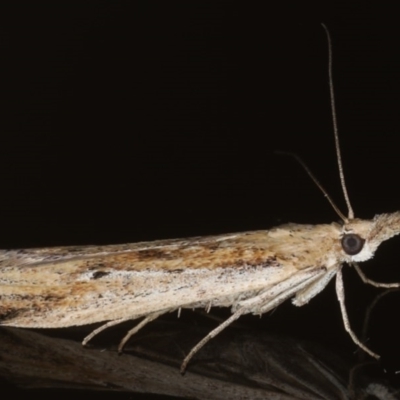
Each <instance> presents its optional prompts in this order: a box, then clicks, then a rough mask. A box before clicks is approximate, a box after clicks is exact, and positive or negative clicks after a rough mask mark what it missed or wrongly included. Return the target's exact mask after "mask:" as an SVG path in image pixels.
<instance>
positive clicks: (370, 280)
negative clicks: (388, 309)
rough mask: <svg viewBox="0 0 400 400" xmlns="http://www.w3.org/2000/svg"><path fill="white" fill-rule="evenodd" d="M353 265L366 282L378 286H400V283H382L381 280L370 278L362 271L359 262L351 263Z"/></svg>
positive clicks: (388, 287)
mask: <svg viewBox="0 0 400 400" xmlns="http://www.w3.org/2000/svg"><path fill="white" fill-rule="evenodd" d="M351 265H352V266H353V267H354V268H355V270H356V271H357V273H358V275H360V278H361V280H362V281H363V282H364V283H366V284H367V285H372V286H375V287H378V288H387V289H390V288H398V287H400V283H381V282H376V281H373V280H372V279H369V278H368V277H367V276H366V275H365V274H364V272H362V270H361V268H360V267H359V265H358V264H357V263H351Z"/></svg>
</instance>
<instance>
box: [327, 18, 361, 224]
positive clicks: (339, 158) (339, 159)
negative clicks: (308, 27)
mask: <svg viewBox="0 0 400 400" xmlns="http://www.w3.org/2000/svg"><path fill="white" fill-rule="evenodd" d="M321 25H322V27H323V28H324V30H325V33H326V37H327V39H328V75H329V92H330V97H331V111H332V121H333V133H334V135H335V147H336V158H337V162H338V167H339V177H340V183H341V185H342V190H343V195H344V199H345V201H346V204H347V209H348V217H347V218H346V219H345V220H344V221H345V222H348V220H350V219H353V218H354V211H353V208H352V207H351V203H350V198H349V195H348V193H347V188H346V182H345V179H344V173H343V164H342V155H341V153H340V144H339V134H338V127H337V120H336V106H335V93H334V90H333V79H332V42H331V35H330V34H329V30H328V28H327V27H326V25H325V24H321ZM346 220H347V221H346Z"/></svg>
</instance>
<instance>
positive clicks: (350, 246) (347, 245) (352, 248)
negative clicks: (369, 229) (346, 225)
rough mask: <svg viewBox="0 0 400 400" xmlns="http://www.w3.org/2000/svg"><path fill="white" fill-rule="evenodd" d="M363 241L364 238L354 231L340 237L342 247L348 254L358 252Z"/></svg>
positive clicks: (352, 254) (351, 254)
mask: <svg viewBox="0 0 400 400" xmlns="http://www.w3.org/2000/svg"><path fill="white" fill-rule="evenodd" d="M364 243H365V239H363V238H361V237H360V236H358V235H356V234H354V233H349V234H347V235H344V236H343V237H342V248H343V250H344V251H345V253H346V254H348V255H349V256H354V255H356V254H358V253H359V252H360V251H361V250H362V248H363V246H364Z"/></svg>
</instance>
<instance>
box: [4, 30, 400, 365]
mask: <svg viewBox="0 0 400 400" xmlns="http://www.w3.org/2000/svg"><path fill="white" fill-rule="evenodd" d="M324 29H325V31H326V33H327V36H328V42H329V46H328V47H329V77H330V91H331V103H332V112H333V122H334V133H335V141H336V152H337V158H338V164H339V172H340V179H341V183H342V187H343V192H344V196H345V199H346V203H347V206H348V210H349V211H348V216H347V217H345V216H344V215H343V214H342V213H341V212H340V211H339V210H338V209H337V207H336V206H335V205H334V204H333V203H332V202H331V203H332V205H333V206H334V208H335V210H336V211H337V213H338V214H339V216H340V217H341V219H342V221H343V222H342V224H338V223H332V224H323V225H300V224H286V225H281V226H278V227H276V228H273V229H270V230H263V231H254V232H242V233H233V234H225V235H220V236H209V237H195V238H189V239H176V240H162V241H155V242H142V243H135V244H125V245H111V246H80V247H58V248H42V249H24V250H2V251H0V325H4V326H13V327H21V328H63V327H70V326H77V325H87V324H92V323H100V322H104V324H103V325H101V326H100V327H99V328H97V329H96V330H94V331H93V332H92V333H91V334H90V335H89V336H87V337H86V338H85V339H84V340H83V344H86V343H88V342H89V341H90V340H91V339H92V338H93V337H94V336H95V335H97V334H98V333H99V332H101V331H103V330H105V329H106V328H108V327H110V326H113V325H117V324H119V323H121V322H123V321H127V320H135V319H139V318H142V320H141V321H140V322H139V323H138V324H137V325H136V326H135V327H134V328H133V329H131V330H130V331H129V332H128V333H127V334H126V336H125V337H124V338H123V339H122V341H121V343H120V345H119V351H121V350H122V348H123V346H124V344H125V343H126V342H127V341H128V340H129V338H130V337H131V336H132V335H134V334H135V333H136V332H138V331H139V329H141V328H142V327H143V326H145V325H146V324H147V323H149V322H150V321H152V320H154V319H155V318H157V317H159V316H160V315H163V314H165V313H168V312H172V311H175V310H178V311H179V310H180V309H181V308H206V309H210V308H211V307H230V308H231V310H232V315H231V316H230V318H228V319H227V320H226V321H225V322H223V323H222V324H220V325H219V326H218V327H216V328H215V329H214V330H212V331H211V332H210V333H209V334H208V335H207V336H206V337H205V338H204V339H203V340H201V341H200V342H199V343H198V344H197V345H196V346H195V347H194V348H193V349H192V350H191V351H190V352H189V354H188V355H187V356H186V358H185V359H184V361H183V363H182V366H181V371H182V372H183V371H184V370H185V369H186V367H187V364H188V362H189V361H190V359H191V358H192V357H193V356H194V354H195V353H196V352H197V351H198V350H199V349H200V348H201V347H202V346H204V345H205V344H206V343H207V342H208V341H209V340H210V339H212V338H213V337H214V336H216V335H217V334H218V333H220V332H221V331H222V330H223V329H225V328H226V327H227V326H228V325H230V324H231V323H232V322H234V321H235V320H237V319H238V318H239V317H240V316H241V315H243V314H249V313H251V314H256V315H261V314H263V313H266V312H268V311H270V310H272V309H274V308H275V307H277V306H278V305H279V304H281V303H282V302H284V301H285V300H287V299H289V298H292V302H293V304H295V305H296V306H302V305H304V304H306V303H308V301H309V300H310V299H312V298H313V297H314V296H316V295H317V294H318V293H319V292H320V291H321V290H323V289H324V287H325V286H326V285H327V284H328V282H329V281H330V280H331V279H332V278H333V277H334V276H335V275H336V292H337V297H338V300H339V304H340V308H341V312H342V316H343V321H344V326H345V329H346V331H347V332H348V333H349V334H350V336H351V338H352V339H353V341H354V342H355V343H356V344H357V345H358V346H359V347H361V348H362V349H363V350H364V351H366V352H367V353H368V354H370V355H371V356H373V357H375V358H379V356H378V355H377V354H375V353H374V352H372V351H371V350H370V349H369V348H367V347H366V346H365V345H364V344H363V343H361V342H360V340H359V339H358V338H357V336H356V335H355V333H354V332H353V331H352V329H351V327H350V323H349V319H348V317H347V313H346V308H345V303H344V290H343V279H342V271H341V269H342V265H343V264H344V263H347V264H350V265H353V266H354V267H355V268H356V270H357V272H358V273H359V275H360V276H361V278H362V279H363V281H364V282H365V283H368V284H372V285H374V286H378V287H399V286H400V285H399V284H397V283H393V284H380V283H377V282H374V281H371V280H369V279H368V278H366V277H365V276H364V274H363V273H362V271H361V270H360V268H359V267H358V265H357V263H358V262H361V261H366V260H368V259H370V258H372V257H373V255H374V253H375V251H376V250H377V248H378V247H379V245H380V244H381V243H382V242H383V241H385V240H387V239H389V238H391V237H392V236H394V235H397V234H399V233H400V212H395V213H392V214H381V215H377V216H376V217H375V218H374V219H373V220H360V219H356V218H354V213H353V210H352V207H351V205H350V201H349V198H348V194H347V190H346V186H345V183H344V175H343V170H342V163H341V156H340V148H339V142H338V134H337V126H336V125H337V124H336V116H335V107H334V94H333V85H332V76H331V75H332V73H331V71H332V54H331V44H330V38H329V33H328V31H327V29H326V28H325V27H324ZM306 170H307V172H308V173H310V172H309V171H308V169H307V168H306ZM310 175H311V174H310ZM311 176H312V175H311ZM313 179H314V180H315V178H313ZM315 181H316V180H315ZM316 183H317V185H318V186H319V187H320V188H321V189H322V187H321V185H320V184H319V183H318V182H317V181H316ZM322 190H323V189H322ZM330 201H331V200H330Z"/></svg>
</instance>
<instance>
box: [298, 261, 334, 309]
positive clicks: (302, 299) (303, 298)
mask: <svg viewBox="0 0 400 400" xmlns="http://www.w3.org/2000/svg"><path fill="white" fill-rule="evenodd" d="M335 274H336V268H333V269H331V270H330V271H327V272H326V273H325V274H324V275H322V277H320V278H318V279H317V280H315V281H313V282H312V283H310V284H309V285H307V286H306V287H305V288H304V289H302V290H299V291H298V292H297V293H296V296H295V297H294V298H293V299H292V304H294V305H295V306H297V307H301V306H303V305H304V304H307V303H308V302H309V301H310V300H311V299H312V298H313V297H314V296H316V295H317V294H318V293H319V292H321V291H322V290H323V289H324V288H325V287H326V285H327V284H328V283H329V281H330V280H331V279H332V277H333V275H335Z"/></svg>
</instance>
